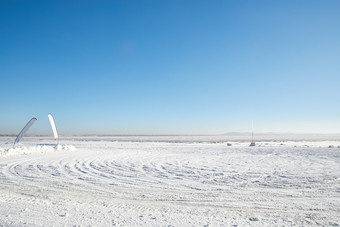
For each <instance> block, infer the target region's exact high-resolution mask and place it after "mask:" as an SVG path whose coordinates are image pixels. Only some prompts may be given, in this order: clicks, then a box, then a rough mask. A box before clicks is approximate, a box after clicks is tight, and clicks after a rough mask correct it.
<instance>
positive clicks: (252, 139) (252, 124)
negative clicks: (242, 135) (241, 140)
mask: <svg viewBox="0 0 340 227" xmlns="http://www.w3.org/2000/svg"><path fill="white" fill-rule="evenodd" d="M251 142H254V121H253V120H252V121H251Z"/></svg>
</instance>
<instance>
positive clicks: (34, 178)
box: [0, 136, 340, 226]
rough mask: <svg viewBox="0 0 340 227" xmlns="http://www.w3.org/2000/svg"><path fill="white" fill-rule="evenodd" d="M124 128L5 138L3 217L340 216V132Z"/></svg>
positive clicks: (240, 220)
mask: <svg viewBox="0 0 340 227" xmlns="http://www.w3.org/2000/svg"><path fill="white" fill-rule="evenodd" d="M122 138H123V137H121V138H120V139H119V138H118V139H117V138H113V137H91V138H80V137H77V138H66V139H63V140H60V144H61V145H60V146H58V147H55V145H54V143H55V142H54V141H53V140H51V139H48V138H24V139H23V141H22V143H21V144H20V145H17V146H16V147H15V148H13V142H14V138H10V137H3V138H0V182H1V184H0V226H64V225H66V226H78V225H79V226H294V225H296V226H315V225H323V226H339V225H340V148H339V146H340V141H339V140H337V141H336V140H333V141H313V140H309V141H290V142H289V141H273V142H272V141H269V140H267V141H265V142H257V146H256V147H249V142H245V141H244V140H230V141H231V142H230V141H229V142H228V143H230V144H229V146H228V144H227V141H225V140H223V139H216V138H215V139H212V138H210V137H209V138H208V137H205V139H204V138H203V139H202V138H201V137H200V138H196V137H192V138H191V139H190V137H185V139H178V138H174V137H171V136H169V137H167V138H165V139H164V137H161V139H159V138H158V137H131V138H132V139H130V140H129V139H127V138H125V137H124V138H123V139H122ZM150 138H151V139H150ZM230 145H231V146H230ZM330 145H331V148H329V146H330Z"/></svg>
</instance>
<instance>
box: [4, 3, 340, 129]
mask: <svg viewBox="0 0 340 227" xmlns="http://www.w3.org/2000/svg"><path fill="white" fill-rule="evenodd" d="M0 78H1V80H0V81H1V83H0V133H2V134H4V133H6V134H11V133H14V134H16V133H19V131H20V130H21V129H22V127H23V126H24V125H25V124H26V123H27V121H28V120H29V119H30V118H32V117H37V118H38V121H37V122H36V123H35V125H33V127H32V128H31V130H30V132H31V133H49V134H52V130H51V128H50V126H49V122H48V118H47V114H48V113H52V114H53V115H54V118H55V121H56V124H57V127H58V129H59V132H60V133H61V134H219V133H225V132H234V131H238V132H246V131H250V130H251V121H252V120H254V129H255V131H257V132H295V133H312V132H313V133H340V1H338V0H334V1H328V0H325V1H320V0H316V1H313V0H299V1H296V0H287V1H272V0H268V1H255V0H253V1H235V0H230V1H227V0H225V1H197V0H195V1H177V0H168V1H156V0H154V1H152V0H148V1H140V0H138V1H104V0H99V1H86V0H85V1H72V0H71V1H69V0H67V1H18V0H17V1H11V0H3V1H0Z"/></svg>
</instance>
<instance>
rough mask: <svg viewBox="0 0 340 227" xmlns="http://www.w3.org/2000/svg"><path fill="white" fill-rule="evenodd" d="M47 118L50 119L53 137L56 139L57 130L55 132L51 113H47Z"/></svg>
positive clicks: (55, 128)
mask: <svg viewBox="0 0 340 227" xmlns="http://www.w3.org/2000/svg"><path fill="white" fill-rule="evenodd" d="M48 119H50V123H51V127H52V130H53V135H54V138H56V139H58V132H57V127H55V123H54V119H53V117H52V114H48Z"/></svg>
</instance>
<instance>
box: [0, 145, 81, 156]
mask: <svg viewBox="0 0 340 227" xmlns="http://www.w3.org/2000/svg"><path fill="white" fill-rule="evenodd" d="M74 150H76V148H75V147H74V146H73V145H68V144H58V145H46V144H44V145H36V146H30V147H27V146H21V147H15V148H9V149H3V148H0V157H7V156H13V155H29V154H36V153H40V154H44V153H49V152H56V151H74Z"/></svg>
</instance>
